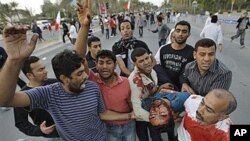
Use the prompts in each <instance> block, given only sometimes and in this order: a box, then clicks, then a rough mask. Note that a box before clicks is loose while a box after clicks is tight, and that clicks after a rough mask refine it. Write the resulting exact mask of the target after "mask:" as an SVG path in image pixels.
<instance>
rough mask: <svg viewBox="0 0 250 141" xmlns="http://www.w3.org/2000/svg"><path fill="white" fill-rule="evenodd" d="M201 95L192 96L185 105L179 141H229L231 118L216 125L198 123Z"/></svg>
mask: <svg viewBox="0 0 250 141" xmlns="http://www.w3.org/2000/svg"><path fill="white" fill-rule="evenodd" d="M202 98H203V97H202V96H200V95H191V96H190V97H189V98H188V99H187V100H186V101H185V103H184V106H185V115H184V117H183V119H182V122H181V124H180V126H179V127H178V128H177V133H178V140H179V141H229V135H230V134H229V127H230V125H231V124H232V121H231V120H230V118H227V119H224V120H222V121H219V122H217V123H216V124H212V125H206V126H202V125H200V124H198V123H197V119H196V111H197V109H198V107H199V104H200V102H201V100H202Z"/></svg>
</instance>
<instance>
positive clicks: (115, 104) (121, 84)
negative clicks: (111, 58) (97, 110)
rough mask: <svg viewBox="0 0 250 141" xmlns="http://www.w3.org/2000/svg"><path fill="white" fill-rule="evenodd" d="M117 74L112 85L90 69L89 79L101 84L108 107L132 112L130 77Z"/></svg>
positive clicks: (115, 122)
mask: <svg viewBox="0 0 250 141" xmlns="http://www.w3.org/2000/svg"><path fill="white" fill-rule="evenodd" d="M115 75H116V77H117V80H116V81H115V82H114V83H113V84H111V85H107V84H106V83H105V82H104V81H103V80H102V79H101V77H100V75H99V74H98V73H93V72H92V71H90V74H89V80H92V81H94V82H96V83H97V85H98V86H99V88H100V90H101V94H102V97H103V100H104V103H105V107H106V109H108V110H112V111H115V112H120V113H128V112H131V111H132V107H131V106H130V103H131V100H130V99H131V89H130V86H129V82H128V79H127V78H126V77H122V76H119V75H117V74H115ZM128 122H129V120H119V121H108V122H106V123H112V124H126V123H128Z"/></svg>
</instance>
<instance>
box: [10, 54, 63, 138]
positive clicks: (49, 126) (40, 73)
mask: <svg viewBox="0 0 250 141" xmlns="http://www.w3.org/2000/svg"><path fill="white" fill-rule="evenodd" d="M22 72H23V74H25V76H26V77H27V78H28V80H29V82H28V83H27V85H26V86H24V87H23V88H22V89H21V90H22V91H25V90H29V89H32V88H35V87H39V86H45V85H49V84H53V83H56V82H58V81H57V80H56V79H51V78H48V76H47V73H48V72H47V70H46V67H45V65H44V64H43V62H42V61H41V60H40V58H38V57H36V56H30V57H28V58H27V59H26V60H25V62H24V65H23V67H22ZM14 117H15V126H16V127H17V128H18V129H19V130H20V131H21V132H23V133H25V134H26V135H28V136H43V137H47V138H54V139H51V140H58V139H57V138H58V137H59V135H58V133H57V131H56V128H55V125H54V124H55V123H54V120H53V119H52V117H51V115H50V114H49V113H48V112H47V111H45V110H43V109H39V108H38V109H34V110H32V111H31V112H29V111H27V110H26V109H25V108H22V107H16V108H14ZM28 117H31V119H32V121H33V123H34V124H32V123H31V122H30V121H29V120H28Z"/></svg>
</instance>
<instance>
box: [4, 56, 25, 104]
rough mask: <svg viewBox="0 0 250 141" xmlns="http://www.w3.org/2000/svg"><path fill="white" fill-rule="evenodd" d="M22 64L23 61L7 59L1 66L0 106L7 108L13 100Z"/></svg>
mask: <svg viewBox="0 0 250 141" xmlns="http://www.w3.org/2000/svg"><path fill="white" fill-rule="evenodd" d="M22 64H23V60H9V59H7V61H6V63H5V65H4V66H3V68H2V70H1V73H0V80H1V83H0V90H1V91H0V106H8V103H9V102H10V101H11V100H12V99H13V97H14V94H15V90H16V85H17V80H18V75H19V72H20V69H21V67H22Z"/></svg>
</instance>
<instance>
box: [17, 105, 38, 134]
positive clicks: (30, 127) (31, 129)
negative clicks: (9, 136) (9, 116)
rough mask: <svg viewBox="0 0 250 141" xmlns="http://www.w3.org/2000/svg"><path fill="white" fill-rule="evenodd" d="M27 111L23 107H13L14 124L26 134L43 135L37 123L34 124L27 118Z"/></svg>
mask: <svg viewBox="0 0 250 141" xmlns="http://www.w3.org/2000/svg"><path fill="white" fill-rule="evenodd" d="M28 115H29V112H28V111H26V110H25V109H24V108H14V119H15V126H16V127H17V128H18V129H19V130H20V131H21V132H23V133H24V134H26V135H28V136H43V133H42V131H41V129H40V127H39V125H38V126H37V125H34V124H32V123H31V122H29V120H28Z"/></svg>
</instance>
